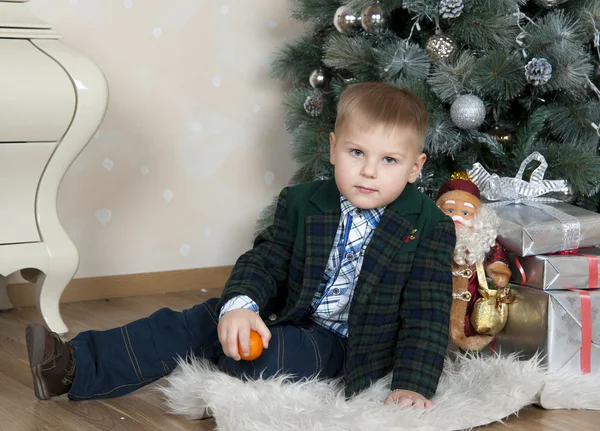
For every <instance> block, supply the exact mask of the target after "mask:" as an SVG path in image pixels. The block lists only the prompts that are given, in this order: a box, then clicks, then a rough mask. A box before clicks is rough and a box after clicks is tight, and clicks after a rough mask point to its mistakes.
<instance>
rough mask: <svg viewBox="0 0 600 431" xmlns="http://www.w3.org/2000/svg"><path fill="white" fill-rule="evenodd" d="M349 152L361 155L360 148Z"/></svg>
mask: <svg viewBox="0 0 600 431" xmlns="http://www.w3.org/2000/svg"><path fill="white" fill-rule="evenodd" d="M350 152H351V153H352V154H353V155H355V156H357V157H360V156H362V155H363V152H362V151H360V150H351V151H350Z"/></svg>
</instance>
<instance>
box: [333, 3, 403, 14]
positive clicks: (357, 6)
mask: <svg viewBox="0 0 600 431" xmlns="http://www.w3.org/2000/svg"><path fill="white" fill-rule="evenodd" d="M342 3H343V4H344V5H346V7H347V8H348V10H351V11H355V12H359V13H360V12H361V11H362V10H363V9H364V8H366V7H367V6H372V5H373V4H375V3H378V6H379V7H381V8H382V9H383V10H384V11H386V12H388V13H390V12H391V11H392V10H394V9H396V8H399V7H402V3H403V2H402V0H379V1H374V0H342ZM404 3H406V1H404Z"/></svg>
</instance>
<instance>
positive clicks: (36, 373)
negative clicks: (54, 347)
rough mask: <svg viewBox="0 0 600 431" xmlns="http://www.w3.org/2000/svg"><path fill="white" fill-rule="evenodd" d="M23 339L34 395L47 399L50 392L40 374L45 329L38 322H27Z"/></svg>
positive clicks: (44, 346) (44, 343)
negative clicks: (25, 344)
mask: <svg viewBox="0 0 600 431" xmlns="http://www.w3.org/2000/svg"><path fill="white" fill-rule="evenodd" d="M25 339H26V342H27V354H28V355H29V365H30V368H31V375H32V376H33V390H34V392H35V396H36V397H37V398H38V399H40V400H49V399H50V392H49V391H48V387H47V386H46V381H45V380H44V377H43V376H42V362H44V350H45V348H46V330H45V329H44V327H43V326H42V325H40V324H29V325H27V328H26V329H25Z"/></svg>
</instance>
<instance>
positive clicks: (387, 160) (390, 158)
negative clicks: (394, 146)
mask: <svg viewBox="0 0 600 431" xmlns="http://www.w3.org/2000/svg"><path fill="white" fill-rule="evenodd" d="M383 160H384V161H385V163H387V164H392V163H396V159H394V158H393V157H386V158H384V159H383Z"/></svg>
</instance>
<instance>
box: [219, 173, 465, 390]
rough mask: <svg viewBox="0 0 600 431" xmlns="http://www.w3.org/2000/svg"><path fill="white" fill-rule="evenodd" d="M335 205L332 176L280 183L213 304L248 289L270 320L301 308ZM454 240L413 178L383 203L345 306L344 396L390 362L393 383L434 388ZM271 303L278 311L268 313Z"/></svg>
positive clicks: (318, 268)
mask: <svg viewBox="0 0 600 431" xmlns="http://www.w3.org/2000/svg"><path fill="white" fill-rule="evenodd" d="M340 215H341V210H340V192H339V190H338V189H337V186H336V184H335V181H334V180H333V179H331V180H325V181H315V182H311V183H306V184H300V185H297V186H293V187H288V188H286V189H284V190H283V191H282V192H281V194H280V196H279V200H278V203H277V209H276V212H275V217H274V222H273V224H272V225H271V226H270V227H268V228H267V229H265V231H264V232H262V233H261V234H260V235H259V236H258V237H257V238H256V240H255V242H254V247H253V248H252V249H251V250H250V251H248V252H246V253H245V254H243V255H242V256H241V257H240V258H239V259H238V261H237V262H236V264H235V266H234V268H233V271H232V274H231V277H230V278H229V280H228V282H227V284H226V286H225V289H224V291H223V294H222V297H221V301H220V306H222V305H223V304H224V303H225V302H226V301H228V300H229V299H231V298H233V297H235V296H237V295H247V296H249V297H250V298H252V299H253V300H254V301H255V302H256V303H257V304H258V306H259V307H260V314H261V317H262V318H263V319H264V320H265V322H266V323H267V325H270V326H272V325H277V324H282V323H286V322H294V321H296V320H298V319H300V318H302V317H303V316H304V315H305V314H306V313H307V311H308V309H309V306H310V303H311V301H312V299H313V297H314V295H315V292H316V291H317V288H318V286H319V284H320V283H321V278H322V276H323V272H324V270H325V266H326V264H327V260H328V259H329V254H330V252H331V248H332V246H333V242H334V238H335V233H336V230H337V228H338V223H339V219H340ZM455 240H456V239H455V233H454V225H453V223H452V219H451V218H450V217H446V216H445V215H444V214H443V213H442V212H441V211H440V210H439V209H438V208H437V207H436V206H435V204H434V203H433V202H432V201H431V200H430V199H429V198H427V197H426V196H424V195H423V194H421V193H420V192H419V191H418V190H417V189H416V187H415V186H414V185H413V184H408V185H407V186H406V188H405V189H404V191H403V192H402V194H401V195H400V197H398V199H397V200H396V201H394V202H392V203H391V204H390V205H389V206H388V207H387V209H386V211H385V213H384V214H383V217H382V218H381V221H380V222H379V225H378V226H377V229H376V230H375V232H374V234H373V238H372V239H371V241H370V243H369V245H368V246H367V249H366V251H365V257H364V261H363V265H362V268H361V272H360V275H359V278H358V282H357V284H356V288H355V292H354V297H353V299H352V303H351V306H350V314H349V319H348V328H349V331H348V355H347V362H346V368H345V369H346V372H345V376H344V381H345V384H346V395H347V396H351V395H353V394H355V393H358V392H360V391H362V390H363V389H366V388H367V387H368V386H369V385H370V384H371V383H372V382H373V381H375V380H377V379H379V378H381V377H383V376H385V375H386V374H388V373H389V372H390V371H392V372H393V377H392V383H391V388H390V389H391V390H396V389H407V390H412V391H415V392H418V393H420V394H422V395H423V396H425V397H428V398H431V397H432V396H433V395H434V393H435V391H436V388H437V385H438V381H439V378H440V375H441V372H442V367H443V364H444V356H445V352H446V347H447V344H448V331H449V329H448V326H449V315H450V306H451V303H452V272H451V262H452V253H453V251H454V246H455ZM220 306H219V307H220ZM273 313H274V314H276V316H277V318H276V319H275V320H270V319H268V316H270V315H271V316H272V314H273Z"/></svg>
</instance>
